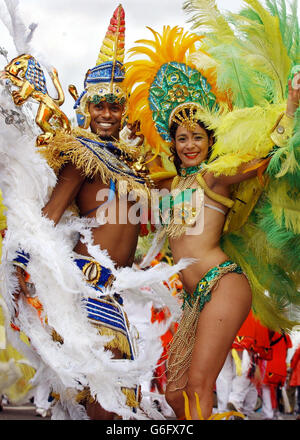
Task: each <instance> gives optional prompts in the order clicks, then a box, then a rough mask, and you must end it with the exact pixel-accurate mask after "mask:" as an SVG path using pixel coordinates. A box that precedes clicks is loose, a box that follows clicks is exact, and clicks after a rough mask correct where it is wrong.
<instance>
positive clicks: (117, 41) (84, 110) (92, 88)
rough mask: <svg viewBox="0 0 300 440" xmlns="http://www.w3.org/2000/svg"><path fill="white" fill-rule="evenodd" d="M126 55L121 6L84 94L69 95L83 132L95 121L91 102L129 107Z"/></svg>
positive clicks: (111, 24)
mask: <svg viewBox="0 0 300 440" xmlns="http://www.w3.org/2000/svg"><path fill="white" fill-rule="evenodd" d="M124 53H125V12H124V9H123V7H122V6H121V5H119V6H118V7H117V9H116V10H115V12H114V13H113V16H112V18H111V20H110V24H109V27H108V30H107V32H106V35H105V38H104V40H103V43H102V46H101V49H100V52H99V56H98V59H97V62H96V66H95V67H93V68H92V69H89V70H88V71H87V74H86V77H85V81H84V91H83V92H82V94H81V95H80V96H78V94H77V91H76V88H75V87H74V86H69V91H70V93H71V95H72V96H73V98H74V99H75V100H76V102H75V106H74V109H75V110H76V116H77V123H78V126H79V127H80V128H88V127H89V125H90V119H91V117H90V113H89V110H88V105H89V103H90V102H92V103H94V104H98V103H99V102H101V101H107V102H110V103H113V102H117V103H118V104H120V105H125V103H126V100H127V93H126V90H125V89H124V86H123V84H122V83H123V81H124V69H123V62H124Z"/></svg>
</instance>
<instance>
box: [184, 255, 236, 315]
mask: <svg viewBox="0 0 300 440" xmlns="http://www.w3.org/2000/svg"><path fill="white" fill-rule="evenodd" d="M229 272H236V273H238V274H242V273H243V270H242V268H241V267H240V266H238V265H237V264H236V263H234V262H233V261H231V260H227V261H225V262H224V263H221V264H219V265H218V266H215V267H213V268H212V269H210V270H209V271H208V272H207V273H206V274H205V275H204V277H203V278H202V279H201V280H200V281H199V283H198V284H197V287H196V289H195V290H194V292H193V293H192V294H190V293H188V292H186V291H185V290H184V291H183V293H182V294H181V297H182V299H183V304H182V309H184V308H185V306H186V304H188V305H189V306H190V307H193V305H194V304H195V302H196V301H198V306H199V311H201V310H202V309H203V307H204V305H205V304H206V303H207V302H208V301H210V299H211V291H212V288H213V287H214V286H215V284H216V283H217V282H218V281H219V279H220V278H221V277H222V276H223V275H225V274H226V273H229Z"/></svg>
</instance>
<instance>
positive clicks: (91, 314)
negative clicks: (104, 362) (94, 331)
mask: <svg viewBox="0 0 300 440" xmlns="http://www.w3.org/2000/svg"><path fill="white" fill-rule="evenodd" d="M74 262H75V263H76V264H77V266H78V268H79V269H80V270H81V272H82V273H83V276H84V279H85V281H86V282H87V283H88V284H89V285H90V286H91V287H93V288H94V289H95V290H96V291H97V295H96V297H95V298H94V297H93V298H84V299H83V301H84V302H85V309H86V311H87V317H88V319H89V321H90V322H91V323H92V324H93V325H94V326H95V327H98V328H103V327H104V328H106V329H108V330H109V331H111V332H112V334H115V335H116V336H117V339H118V340H119V342H120V345H122V347H120V351H122V352H123V353H124V352H125V353H124V357H126V358H128V359H134V350H133V347H132V342H131V337H130V333H129V323H128V319H127V315H126V313H125V311H124V309H123V307H122V305H123V299H122V297H121V296H120V295H119V294H117V293H114V294H109V295H108V294H107V293H105V289H106V288H108V287H110V286H111V285H112V283H113V281H114V276H113V275H112V273H111V271H110V269H108V268H106V267H104V266H101V264H99V263H98V261H96V260H95V259H93V258H90V257H87V256H83V255H78V254H76V258H74ZM106 334H107V333H106ZM121 335H122V337H121ZM122 339H123V340H124V339H126V344H125V345H126V348H124V342H125V341H123V342H121V340H122Z"/></svg>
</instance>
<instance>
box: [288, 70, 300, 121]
mask: <svg viewBox="0 0 300 440" xmlns="http://www.w3.org/2000/svg"><path fill="white" fill-rule="evenodd" d="M299 102H300V71H299V72H298V73H296V74H295V75H294V77H293V79H290V80H289V92H288V99H287V107H286V114H287V115H288V116H289V117H291V118H293V117H294V115H295V113H296V111H297V109H298V107H299Z"/></svg>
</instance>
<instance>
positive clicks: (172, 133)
mask: <svg viewBox="0 0 300 440" xmlns="http://www.w3.org/2000/svg"><path fill="white" fill-rule="evenodd" d="M197 124H198V125H199V127H201V128H203V130H205V131H206V134H207V136H208V139H210V138H212V139H213V144H214V143H215V136H214V131H213V130H209V129H208V128H207V127H206V126H205V124H204V123H203V122H202V121H197ZM178 127H179V124H177V123H176V122H172V124H171V127H170V136H171V138H172V139H173V140H174V141H175V137H176V131H177V128H178ZM170 151H171V153H172V155H171V156H170V160H173V162H174V165H175V168H176V170H177V173H179V170H180V167H181V160H180V158H179V156H178V154H177V151H176V148H175V144H173V145H172V146H171V148H170ZM211 153H212V147H209V148H208V154H207V159H209V158H210V155H211Z"/></svg>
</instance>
